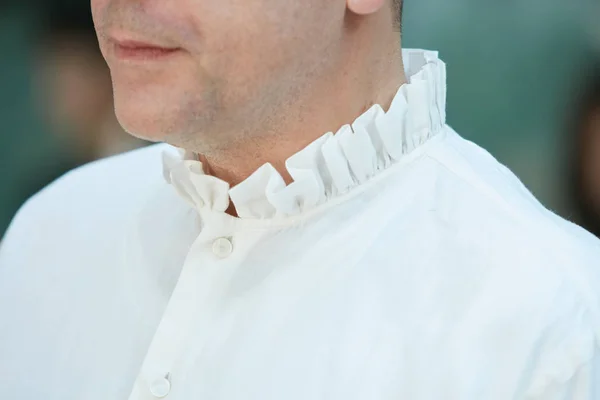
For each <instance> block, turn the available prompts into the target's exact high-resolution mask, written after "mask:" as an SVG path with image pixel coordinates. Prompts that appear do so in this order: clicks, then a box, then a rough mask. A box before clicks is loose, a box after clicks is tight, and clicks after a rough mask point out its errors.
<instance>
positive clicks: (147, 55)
mask: <svg viewBox="0 0 600 400" xmlns="http://www.w3.org/2000/svg"><path fill="white" fill-rule="evenodd" d="M109 46H110V49H111V53H112V54H113V55H114V56H115V58H117V59H119V60H123V61H160V60H164V59H167V58H170V57H172V56H173V55H175V54H177V53H180V52H181V51H182V49H181V48H180V47H166V46H161V45H158V44H154V43H149V42H143V41H137V40H128V39H126V40H117V39H109Z"/></svg>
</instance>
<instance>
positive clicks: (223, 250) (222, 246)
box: [212, 237, 233, 258]
mask: <svg viewBox="0 0 600 400" xmlns="http://www.w3.org/2000/svg"><path fill="white" fill-rule="evenodd" d="M212 250H213V253H214V254H215V256H217V257H219V258H226V257H227V256H229V255H230V254H231V253H232V252H233V244H232V243H231V240H229V239H227V238H224V237H222V238H218V239H217V240H215V241H214V242H213V247H212Z"/></svg>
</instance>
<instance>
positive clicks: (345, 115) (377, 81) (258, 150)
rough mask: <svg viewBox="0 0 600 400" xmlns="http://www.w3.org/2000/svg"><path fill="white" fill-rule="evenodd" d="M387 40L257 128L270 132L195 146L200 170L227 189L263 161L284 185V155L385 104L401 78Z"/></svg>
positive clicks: (395, 49) (353, 56)
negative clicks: (280, 116) (270, 122)
mask: <svg viewBox="0 0 600 400" xmlns="http://www.w3.org/2000/svg"><path fill="white" fill-rule="evenodd" d="M391 42H392V43H394V45H395V46H390V48H388V49H387V51H382V49H381V48H379V49H376V51H377V52H378V54H379V55H378V56H375V55H374V54H373V53H374V52H375V50H368V54H365V52H362V53H360V54H359V53H357V52H353V53H350V54H349V57H347V58H346V59H345V60H344V62H343V63H342V65H346V66H347V68H345V69H342V70H340V71H337V74H336V76H335V77H333V78H332V77H329V78H330V79H328V80H327V82H325V83H323V84H316V85H315V87H317V88H318V89H316V90H313V93H311V94H310V95H309V96H307V98H306V99H305V100H303V101H301V102H300V104H295V105H294V107H293V109H292V110H291V112H289V113H288V115H287V117H286V118H285V119H284V120H283V121H280V122H278V123H277V124H276V128H277V129H273V127H271V128H269V129H265V130H264V131H263V132H271V133H265V134H262V135H245V136H244V139H242V140H238V141H235V142H233V143H228V144H227V146H226V147H219V148H205V149H199V150H200V153H201V156H200V158H201V161H202V162H203V165H204V167H205V171H206V172H207V173H209V174H211V175H213V176H215V177H217V178H220V179H222V180H224V181H226V182H228V183H229V184H230V185H231V186H232V187H233V186H235V185H237V184H238V183H240V182H242V181H243V180H245V179H246V178H247V177H248V176H250V175H251V174H252V173H253V172H254V171H255V170H256V169H258V168H259V167H260V166H262V165H263V164H265V163H267V162H268V163H271V164H272V165H273V166H274V167H275V168H276V169H277V171H278V172H279V173H280V174H281V176H282V177H283V178H284V180H285V181H286V182H287V183H288V184H289V183H290V182H291V180H292V179H291V177H290V176H289V174H288V172H287V170H286V168H285V160H287V159H288V158H289V157H290V156H292V155H293V154H295V153H297V152H298V151H300V150H302V149H303V148H304V147H306V146H307V145H308V144H310V143H311V142H312V141H314V140H315V139H317V138H318V137H320V136H321V135H323V134H325V133H327V132H330V131H331V132H336V131H337V130H338V129H339V128H340V127H341V126H343V125H344V124H348V123H351V122H352V121H354V119H356V118H357V117H358V116H359V115H360V114H362V113H363V112H364V111H366V110H367V109H368V108H369V107H371V106H372V105H373V104H380V105H381V106H382V107H383V108H384V109H386V110H387V109H388V108H389V106H390V104H391V101H392V99H393V97H394V95H395V94H396V92H397V90H398V88H399V87H400V86H401V85H402V84H404V83H405V82H406V78H405V76H404V67H403V65H402V53H401V50H400V46H399V45H396V44H397V42H398V41H397V40H395V41H394V40H392V41H391ZM371 43H374V42H371ZM364 47H365V48H367V49H368V48H369V46H368V45H367V46H364ZM371 47H374V46H372V45H371ZM365 60H369V63H368V64H365ZM282 133H285V134H282ZM230 212H231V210H230Z"/></svg>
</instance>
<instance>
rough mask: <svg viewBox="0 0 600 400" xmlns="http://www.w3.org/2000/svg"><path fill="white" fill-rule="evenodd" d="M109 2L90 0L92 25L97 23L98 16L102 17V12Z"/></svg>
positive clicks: (107, 0) (105, 0)
mask: <svg viewBox="0 0 600 400" xmlns="http://www.w3.org/2000/svg"><path fill="white" fill-rule="evenodd" d="M110 1H111V0H91V7H92V18H93V20H94V23H96V24H97V23H98V21H99V20H100V15H102V12H103V10H105V9H106V7H107V6H108V3H109V2H110Z"/></svg>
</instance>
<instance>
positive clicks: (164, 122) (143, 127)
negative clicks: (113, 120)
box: [116, 108, 181, 142]
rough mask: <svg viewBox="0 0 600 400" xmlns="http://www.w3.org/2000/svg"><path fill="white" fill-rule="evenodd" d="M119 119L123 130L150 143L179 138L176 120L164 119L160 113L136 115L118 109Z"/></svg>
mask: <svg viewBox="0 0 600 400" xmlns="http://www.w3.org/2000/svg"><path fill="white" fill-rule="evenodd" d="M116 111H117V119H118V120H119V124H120V125H121V126H122V127H123V129H124V130H125V131H126V132H127V133H128V134H130V135H132V136H135V137H137V138H139V139H143V140H146V141H149V142H168V141H169V138H171V137H174V136H177V133H178V132H179V131H180V128H181V127H179V126H177V123H176V122H175V121H176V119H171V118H164V113H163V114H162V117H158V116H161V113H160V112H158V111H157V112H156V113H144V114H143V115H140V113H134V112H131V111H129V112H128V111H127V110H122V111H120V110H119V109H118V108H117V110H116ZM180 121H181V120H180Z"/></svg>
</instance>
